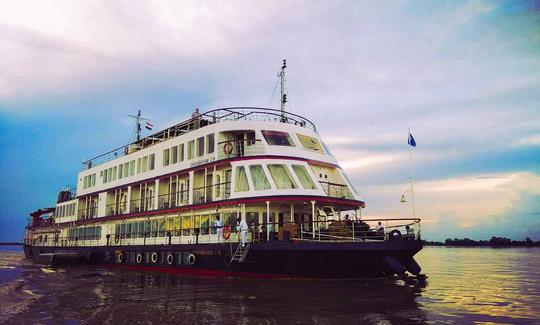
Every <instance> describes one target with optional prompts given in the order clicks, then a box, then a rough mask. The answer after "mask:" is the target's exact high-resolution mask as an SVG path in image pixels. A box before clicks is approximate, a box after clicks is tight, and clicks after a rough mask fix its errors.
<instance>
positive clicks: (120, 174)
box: [118, 164, 124, 179]
mask: <svg viewBox="0 0 540 325" xmlns="http://www.w3.org/2000/svg"><path fill="white" fill-rule="evenodd" d="M123 169H124V165H123V164H120V165H118V179H122V176H124V170H123Z"/></svg>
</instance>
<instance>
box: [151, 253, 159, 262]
mask: <svg viewBox="0 0 540 325" xmlns="http://www.w3.org/2000/svg"><path fill="white" fill-rule="evenodd" d="M150 260H151V261H152V263H156V262H157V260H158V255H157V253H156V252H153V253H152V256H150Z"/></svg>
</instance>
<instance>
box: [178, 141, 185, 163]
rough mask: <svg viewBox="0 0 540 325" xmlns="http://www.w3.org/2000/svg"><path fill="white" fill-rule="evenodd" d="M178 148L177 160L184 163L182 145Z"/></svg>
mask: <svg viewBox="0 0 540 325" xmlns="http://www.w3.org/2000/svg"><path fill="white" fill-rule="evenodd" d="M178 148H179V149H178V156H179V158H180V159H179V160H180V161H184V144H183V143H182V144H180V145H179V146H178Z"/></svg>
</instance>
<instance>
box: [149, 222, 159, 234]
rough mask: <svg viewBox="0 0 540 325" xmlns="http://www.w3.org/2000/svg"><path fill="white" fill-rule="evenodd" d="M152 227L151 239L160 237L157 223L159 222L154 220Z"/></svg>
mask: <svg viewBox="0 0 540 325" xmlns="http://www.w3.org/2000/svg"><path fill="white" fill-rule="evenodd" d="M150 225H151V229H150V236H151V237H157V235H158V222H157V220H152V221H151V224H150Z"/></svg>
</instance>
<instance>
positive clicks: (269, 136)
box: [262, 130, 294, 147]
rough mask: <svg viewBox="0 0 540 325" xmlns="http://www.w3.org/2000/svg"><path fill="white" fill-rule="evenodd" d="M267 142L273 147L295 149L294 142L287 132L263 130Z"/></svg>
mask: <svg viewBox="0 0 540 325" xmlns="http://www.w3.org/2000/svg"><path fill="white" fill-rule="evenodd" d="M262 134H263V136H264V139H265V140H266V142H267V143H268V144H269V145H271V146H287V147H294V142H293V141H292V139H291V136H290V135H289V133H287V132H281V131H268V130H262Z"/></svg>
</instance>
